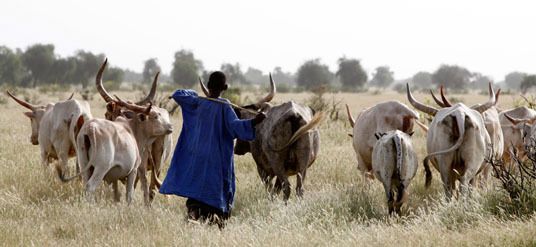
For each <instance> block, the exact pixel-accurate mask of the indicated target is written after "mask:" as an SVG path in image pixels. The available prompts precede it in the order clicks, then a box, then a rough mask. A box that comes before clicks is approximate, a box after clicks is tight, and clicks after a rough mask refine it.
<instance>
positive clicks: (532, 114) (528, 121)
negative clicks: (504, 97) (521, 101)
mask: <svg viewBox="0 0 536 247" xmlns="http://www.w3.org/2000/svg"><path fill="white" fill-rule="evenodd" d="M507 116H509V117H511V119H508V117H507ZM499 119H500V121H501V128H502V131H503V134H504V149H505V152H504V155H503V161H504V162H505V164H506V163H510V161H511V155H510V154H511V153H514V152H517V154H518V156H519V157H520V158H523V157H524V156H525V150H524V148H523V144H524V139H526V137H527V136H528V134H529V133H530V129H531V126H532V124H533V123H534V122H535V120H536V111H534V110H532V109H529V108H527V107H526V106H521V107H517V108H514V109H509V110H504V111H502V112H500V113H499ZM511 120H514V121H511Z"/></svg>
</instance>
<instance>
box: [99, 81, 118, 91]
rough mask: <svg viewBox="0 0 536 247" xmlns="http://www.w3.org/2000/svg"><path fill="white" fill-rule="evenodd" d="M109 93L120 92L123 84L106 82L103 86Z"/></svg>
mask: <svg viewBox="0 0 536 247" xmlns="http://www.w3.org/2000/svg"><path fill="white" fill-rule="evenodd" d="M102 85H103V86H104V88H106V90H107V91H118V90H119V89H120V88H121V82H116V81H106V82H104V83H103V84H102Z"/></svg>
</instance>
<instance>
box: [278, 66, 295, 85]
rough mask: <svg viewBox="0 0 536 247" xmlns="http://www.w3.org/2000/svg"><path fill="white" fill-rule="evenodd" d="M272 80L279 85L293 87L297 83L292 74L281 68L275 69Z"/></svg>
mask: <svg viewBox="0 0 536 247" xmlns="http://www.w3.org/2000/svg"><path fill="white" fill-rule="evenodd" d="M272 78H273V79H274V81H275V82H276V83H278V84H287V85H292V84H294V83H295V81H294V76H293V75H292V73H290V72H284V71H283V69H281V67H275V68H274V71H273V72H272Z"/></svg>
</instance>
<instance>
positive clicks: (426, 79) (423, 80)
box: [411, 71, 433, 88]
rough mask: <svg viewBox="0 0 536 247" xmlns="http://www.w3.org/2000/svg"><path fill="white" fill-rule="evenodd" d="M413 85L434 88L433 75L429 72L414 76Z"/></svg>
mask: <svg viewBox="0 0 536 247" xmlns="http://www.w3.org/2000/svg"><path fill="white" fill-rule="evenodd" d="M411 83H412V85H413V84H414V85H416V86H419V87H420V88H432V87H433V85H432V74H430V73H428V72H424V71H421V72H418V73H417V74H415V75H413V77H412V79H411Z"/></svg>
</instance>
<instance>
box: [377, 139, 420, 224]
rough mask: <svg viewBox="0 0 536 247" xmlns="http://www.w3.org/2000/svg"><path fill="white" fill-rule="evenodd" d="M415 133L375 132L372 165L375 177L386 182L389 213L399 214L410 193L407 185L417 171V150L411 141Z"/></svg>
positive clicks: (384, 183)
mask: <svg viewBox="0 0 536 247" xmlns="http://www.w3.org/2000/svg"><path fill="white" fill-rule="evenodd" d="M412 134H413V133H410V134H409V135H408V134H406V133H404V132H402V131H399V130H391V131H389V132H387V133H381V134H376V138H377V139H378V141H377V142H376V144H375V145H374V149H373V151H372V169H373V170H374V175H375V177H376V178H377V179H378V180H380V181H381V182H382V183H383V188H384V189H385V195H386V196H387V206H388V207H389V214H392V213H393V212H396V213H397V214H399V215H400V208H401V207H402V204H403V203H404V202H405V201H406V200H407V197H408V195H407V194H408V193H407V190H406V189H407V188H408V186H409V184H410V183H411V180H413V177H415V173H417V166H418V162H417V153H416V152H415V150H414V149H413V144H412V142H411V135H412ZM395 188H396V190H397V196H396V200H395V197H394V193H393V191H394V190H395Z"/></svg>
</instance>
